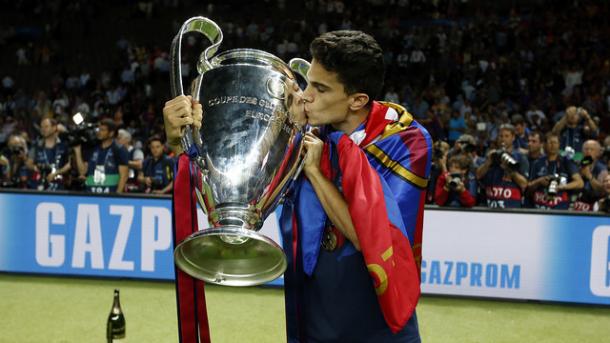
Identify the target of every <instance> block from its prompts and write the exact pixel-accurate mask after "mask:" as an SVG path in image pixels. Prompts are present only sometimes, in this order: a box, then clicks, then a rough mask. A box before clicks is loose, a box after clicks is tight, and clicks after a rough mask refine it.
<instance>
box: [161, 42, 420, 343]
mask: <svg viewBox="0 0 610 343" xmlns="http://www.w3.org/2000/svg"><path fill="white" fill-rule="evenodd" d="M310 50H311V53H312V55H313V60H312V63H311V68H310V70H309V72H308V81H309V84H308V86H307V88H306V89H305V91H304V92H303V94H302V99H301V100H302V102H303V103H304V111H305V112H304V113H305V117H306V119H307V123H308V124H309V125H311V126H316V127H318V128H319V129H317V130H314V132H312V133H308V134H306V135H305V137H304V138H303V144H304V147H305V149H306V151H307V152H306V156H305V161H304V168H303V171H304V176H302V177H301V178H299V180H298V181H297V182H296V183H295V185H294V186H293V187H292V190H291V192H290V194H288V196H287V197H286V201H285V202H284V206H283V213H282V216H281V219H280V222H281V223H280V225H281V228H282V234H283V238H284V244H285V251H286V252H287V255H288V256H287V257H288V261H289V266H288V269H287V272H286V274H285V275H284V282H285V290H286V317H287V331H288V341H289V342H381V343H383V342H419V341H420V336H419V329H418V324H417V317H416V315H415V306H416V305H417V301H418V299H419V295H420V287H419V283H420V280H419V264H420V262H421V239H422V224H423V223H422V221H423V204H424V200H425V189H426V186H427V182H428V175H429V170H430V164H431V146H432V142H431V139H430V136H429V134H428V133H427V132H426V130H425V129H424V128H423V127H422V126H421V125H420V124H419V123H417V122H416V121H415V120H414V119H413V117H412V116H411V114H409V113H408V112H407V111H406V110H405V109H404V108H402V107H401V106H399V105H396V104H390V103H381V102H377V101H373V99H374V97H376V96H377V95H379V93H380V92H381V88H382V85H383V79H384V66H383V53H382V50H381V48H380V47H379V45H378V44H377V42H376V41H375V40H374V39H373V38H372V37H371V36H369V35H367V34H365V33H363V32H360V31H351V30H350V31H334V32H328V33H325V34H323V35H321V36H320V37H318V38H316V39H315V40H314V41H313V42H312V43H311V46H310ZM164 117H165V124H166V134H167V137H168V141H169V142H170V144H172V145H174V147H175V148H176V149H175V150H178V151H179V150H181V149H180V148H179V147H177V145H178V144H179V138H180V136H179V135H180V130H181V126H182V125H185V124H191V123H193V122H195V123H197V122H199V121H200V120H201V119H200V118H201V105H199V104H196V103H194V102H191V100H190V99H189V98H188V97H184V96H181V97H177V98H175V99H172V100H170V101H168V102H167V103H166V106H165V108H164ZM196 125H200V124H199V123H197V124H196ZM293 247H296V249H293Z"/></svg>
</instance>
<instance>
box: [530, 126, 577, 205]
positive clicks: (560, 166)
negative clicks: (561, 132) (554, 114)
mask: <svg viewBox="0 0 610 343" xmlns="http://www.w3.org/2000/svg"><path fill="white" fill-rule="evenodd" d="M559 146H560V143H559V136H558V135H557V134H555V133H553V132H549V133H547V134H546V136H545V143H544V151H545V153H546V156H544V157H542V158H540V159H538V160H537V161H536V162H535V163H534V166H533V168H532V175H530V181H529V183H528V186H527V188H528V193H530V194H532V196H533V198H532V202H533V205H534V207H535V208H538V209H554V210H567V209H568V208H570V193H571V192H575V191H578V190H580V189H582V188H583V186H584V182H583V181H582V177H581V176H580V174H579V173H578V167H577V166H576V164H575V163H574V162H573V161H572V160H571V159H569V158H567V157H565V156H561V155H560V154H559Z"/></svg>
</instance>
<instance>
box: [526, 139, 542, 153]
mask: <svg viewBox="0 0 610 343" xmlns="http://www.w3.org/2000/svg"><path fill="white" fill-rule="evenodd" d="M527 148H528V149H529V152H530V153H531V152H532V151H535V152H538V151H540V148H542V142H540V136H538V135H530V136H529V137H528V138H527Z"/></svg>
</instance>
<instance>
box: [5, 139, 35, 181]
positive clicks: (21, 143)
mask: <svg viewBox="0 0 610 343" xmlns="http://www.w3.org/2000/svg"><path fill="white" fill-rule="evenodd" d="M4 155H5V156H6V157H7V159H8V165H9V173H8V182H7V183H6V185H7V186H8V187H12V188H34V187H33V180H34V171H33V170H32V169H30V168H28V167H27V164H26V163H27V160H28V144H27V141H26V140H25V138H23V136H22V135H20V134H11V135H10V136H9V138H8V140H7V144H6V150H5V153H4Z"/></svg>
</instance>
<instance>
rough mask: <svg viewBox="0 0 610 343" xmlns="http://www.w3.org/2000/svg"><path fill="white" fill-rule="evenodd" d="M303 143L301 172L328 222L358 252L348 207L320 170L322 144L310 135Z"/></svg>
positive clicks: (308, 134)
mask: <svg viewBox="0 0 610 343" xmlns="http://www.w3.org/2000/svg"><path fill="white" fill-rule="evenodd" d="M303 143H304V146H305V148H306V149H307V154H306V155H305V161H304V165H303V171H304V172H305V175H306V176H307V178H308V179H309V181H310V182H311V185H312V186H313V189H314V191H315V192H316V195H317V196H318V199H319V200H320V203H321V204H322V207H323V208H324V212H326V215H328V218H329V219H330V221H331V222H332V223H333V224H334V225H335V227H337V229H339V231H341V233H342V234H343V235H345V237H346V238H347V239H349V240H350V242H352V244H353V245H354V247H355V248H356V250H358V251H360V241H359V240H358V235H357V234H356V229H355V228H354V223H353V222H352V217H351V214H350V212H349V206H348V204H347V201H345V198H344V197H343V195H342V194H341V192H339V190H338V189H337V187H335V185H334V184H333V183H332V182H331V181H330V180H328V179H327V178H326V177H325V176H324V174H322V171H321V170H320V160H321V158H322V148H323V147H324V143H323V142H322V141H321V140H320V139H319V138H318V137H316V136H315V135H314V134H312V133H307V134H306V135H305V137H304V138H303Z"/></svg>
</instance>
